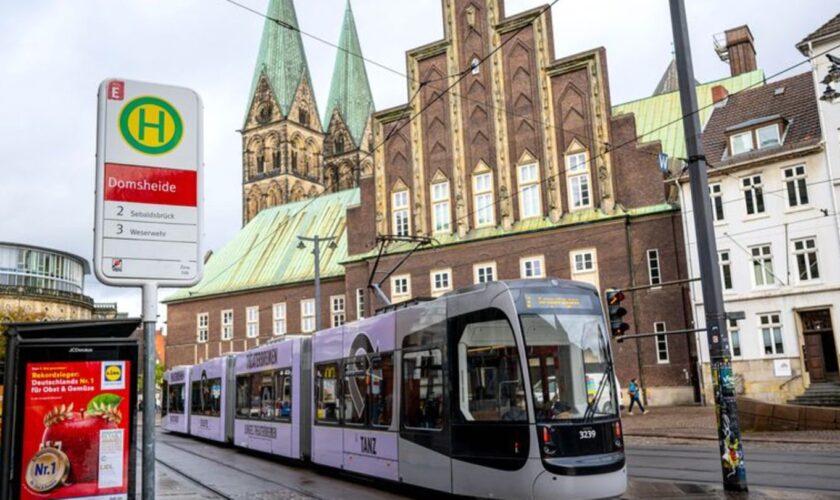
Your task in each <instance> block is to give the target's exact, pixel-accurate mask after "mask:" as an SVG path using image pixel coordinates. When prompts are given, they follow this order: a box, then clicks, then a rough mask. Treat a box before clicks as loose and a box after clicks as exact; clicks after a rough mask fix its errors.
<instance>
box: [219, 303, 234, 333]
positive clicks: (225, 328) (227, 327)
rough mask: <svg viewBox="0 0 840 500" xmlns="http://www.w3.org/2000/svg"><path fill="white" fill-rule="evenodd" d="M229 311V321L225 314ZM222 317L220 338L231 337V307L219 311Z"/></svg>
mask: <svg viewBox="0 0 840 500" xmlns="http://www.w3.org/2000/svg"><path fill="white" fill-rule="evenodd" d="M228 313H230V317H229V321H228V319H226V318H225V315H226V314H228ZM220 317H221V319H222V330H221V331H222V340H231V339H233V309H225V310H223V311H222V312H221V313H220Z"/></svg>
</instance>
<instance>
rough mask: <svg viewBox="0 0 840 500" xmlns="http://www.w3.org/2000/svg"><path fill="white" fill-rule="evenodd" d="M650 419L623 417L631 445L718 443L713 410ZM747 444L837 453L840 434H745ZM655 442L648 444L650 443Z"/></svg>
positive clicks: (676, 409) (663, 411)
mask: <svg viewBox="0 0 840 500" xmlns="http://www.w3.org/2000/svg"><path fill="white" fill-rule="evenodd" d="M648 410H649V412H648V414H647V415H643V414H641V413H639V412H636V413H635V414H634V415H628V414H627V412H624V413H623V414H622V416H621V419H622V425H623V429H624V435H625V436H627V438H628V443H633V442H636V443H647V442H656V440H660V441H661V440H662V439H667V440H672V441H695V442H696V441H697V440H705V441H712V442H715V441H717V427H716V425H717V424H716V422H715V409H714V407H713V406H705V407H704V406H661V407H650V408H648ZM743 438H744V442H745V443H750V442H760V443H762V444H765V443H767V444H770V445H778V446H781V447H782V448H786V447H793V448H796V449H820V450H822V449H838V450H840V431H788V432H745V433H744V435H743ZM651 439H652V440H654V441H649V440H651Z"/></svg>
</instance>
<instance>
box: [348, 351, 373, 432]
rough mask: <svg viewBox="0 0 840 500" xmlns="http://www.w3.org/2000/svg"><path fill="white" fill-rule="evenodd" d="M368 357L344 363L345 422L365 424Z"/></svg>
mask: <svg viewBox="0 0 840 500" xmlns="http://www.w3.org/2000/svg"><path fill="white" fill-rule="evenodd" d="M367 363H368V362H367V359H366V358H364V357H362V358H356V359H354V360H352V361H347V362H345V363H344V423H345V424H348V425H365V424H366V423H367V414H368V404H367V403H368V401H367V399H368V398H367V393H368V382H367V380H368V377H367Z"/></svg>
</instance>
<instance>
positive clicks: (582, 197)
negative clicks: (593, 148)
mask: <svg viewBox="0 0 840 500" xmlns="http://www.w3.org/2000/svg"><path fill="white" fill-rule="evenodd" d="M587 156H588V155H587V154H586V151H576V152H569V153H566V183H567V189H568V198H569V210H581V209H584V208H589V207H591V206H592V193H591V189H590V187H589V183H590V179H589V158H588V157H587Z"/></svg>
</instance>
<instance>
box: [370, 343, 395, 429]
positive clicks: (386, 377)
mask: <svg viewBox="0 0 840 500" xmlns="http://www.w3.org/2000/svg"><path fill="white" fill-rule="evenodd" d="M393 381H394V358H393V356H392V355H391V354H385V355H382V356H381V357H379V358H376V359H374V360H373V362H372V363H371V369H370V423H371V424H372V425H373V426H374V427H388V426H390V425H391V411H392V408H393V399H394V384H393Z"/></svg>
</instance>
